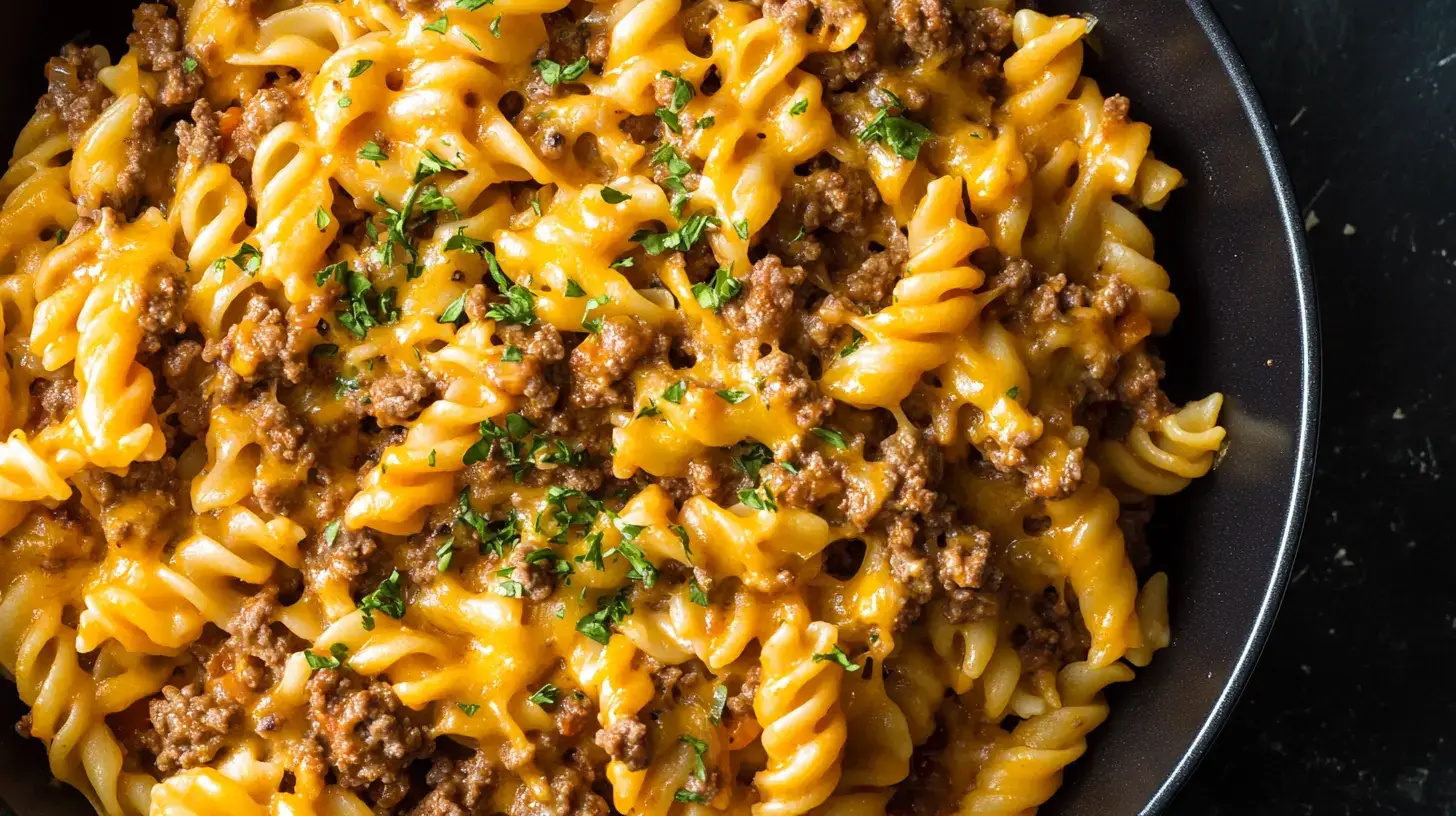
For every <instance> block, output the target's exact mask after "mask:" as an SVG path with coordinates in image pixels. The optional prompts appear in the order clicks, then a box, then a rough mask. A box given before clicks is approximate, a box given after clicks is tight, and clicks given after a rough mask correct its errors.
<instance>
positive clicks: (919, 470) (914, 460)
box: [879, 424, 942, 513]
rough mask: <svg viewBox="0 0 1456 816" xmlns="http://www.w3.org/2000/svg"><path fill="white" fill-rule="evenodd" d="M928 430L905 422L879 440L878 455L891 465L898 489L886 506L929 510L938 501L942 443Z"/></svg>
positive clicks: (917, 510) (916, 511)
mask: <svg viewBox="0 0 1456 816" xmlns="http://www.w3.org/2000/svg"><path fill="white" fill-rule="evenodd" d="M926 437H927V432H925V431H921V430H920V429H918V428H916V427H914V426H913V425H908V424H907V425H902V426H901V427H900V429H899V430H898V431H896V432H895V433H893V434H891V435H890V436H888V437H886V438H885V439H884V441H882V442H880V446H879V458H880V460H881V461H883V462H884V463H885V464H886V465H889V467H890V472H891V474H892V475H893V476H894V479H895V493H894V495H893V496H892V497H891V498H890V500H889V502H887V503H886V506H887V507H888V508H889V509H892V510H904V511H908V512H911V513H928V512H930V509H931V508H932V507H933V506H934V504H935V499H936V490H937V489H938V486H939V484H940V478H941V469H942V464H941V454H940V447H939V446H938V445H936V444H935V442H934V440H932V439H927V438H926Z"/></svg>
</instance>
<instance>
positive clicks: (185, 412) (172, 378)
mask: <svg viewBox="0 0 1456 816" xmlns="http://www.w3.org/2000/svg"><path fill="white" fill-rule="evenodd" d="M201 359H202V344H201V343H199V342H197V341H196V340H178V341H177V342H175V343H173V344H171V345H170V346H168V347H167V348H166V350H165V351H163V353H162V377H163V380H164V381H165V382H166V384H167V390H168V391H170V392H171V394H172V406H171V408H170V409H169V411H170V413H171V414H172V415H174V416H176V417H177V420H178V422H179V424H180V425H181V428H182V432H183V433H185V434H186V435H187V436H190V437H192V438H193V439H201V438H203V437H204V436H206V435H207V426H208V424H209V420H210V414H209V411H208V399H207V395H206V394H205V393H203V382H202V380H203V378H202V376H201V374H200V372H199V370H198V369H199V368H200V367H199V366H197V362H198V361H199V360H201Z"/></svg>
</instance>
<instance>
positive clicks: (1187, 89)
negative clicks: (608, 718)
mask: <svg viewBox="0 0 1456 816" xmlns="http://www.w3.org/2000/svg"><path fill="white" fill-rule="evenodd" d="M131 4H132V0H127V2H125V3H118V2H116V0H104V1H103V0H87V1H85V2H74V1H73V2H69V3H59V2H54V3H16V4H13V5H14V6H15V7H14V8H12V9H11V10H10V12H9V15H8V16H9V20H10V22H9V23H8V24H7V26H8V30H9V32H10V33H9V35H8V37H9V41H10V45H9V46H8V47H7V48H6V49H4V50H3V51H0V75H3V76H5V77H7V78H8V81H7V82H5V83H3V84H0V133H4V134H7V136H8V135H10V134H15V133H17V132H19V129H20V126H21V125H22V124H24V122H25V119H26V117H27V116H28V115H29V113H30V111H31V109H32V107H33V106H34V104H35V100H36V99H37V98H38V97H39V96H40V94H41V93H43V92H44V90H45V89H44V83H43V81H42V79H41V66H42V64H43V63H44V62H45V60H46V59H47V57H49V56H50V55H51V54H52V53H54V52H55V51H56V50H57V49H58V48H59V47H60V46H61V45H62V44H63V43H64V42H65V41H66V40H67V39H70V38H77V39H89V40H91V41H96V42H101V43H104V44H106V45H108V46H110V47H112V48H113V54H118V53H120V49H121V48H122V39H123V37H124V33H125V32H126V31H127V30H128V29H127V26H128V19H129V6H130V5H131ZM1041 6H1042V7H1043V8H1044V10H1048V11H1053V12H1087V13H1092V14H1095V15H1096V16H1097V17H1098V18H1099V19H1100V20H1101V23H1100V24H1099V25H1098V26H1097V29H1096V40H1097V45H1098V48H1097V49H1096V50H1098V51H1100V54H1093V53H1091V51H1090V50H1089V54H1088V58H1089V59H1088V71H1089V72H1090V73H1091V74H1092V75H1093V76H1094V77H1095V78H1096V79H1097V80H1098V82H1099V83H1100V84H1101V85H1102V88H1103V90H1104V92H1105V93H1108V94H1110V93H1112V92H1120V93H1123V94H1126V95H1127V96H1129V97H1130V98H1131V99H1132V102H1133V113H1134V115H1135V117H1136V118H1138V119H1141V120H1143V121H1146V122H1149V123H1150V124H1152V125H1153V149H1154V150H1155V151H1156V152H1157V154H1158V156H1159V157H1160V158H1162V159H1164V160H1166V161H1169V162H1171V163H1172V164H1174V165H1175V166H1176V167H1178V168H1179V169H1181V170H1182V171H1183V172H1184V173H1186V174H1187V176H1188V179H1189V186H1188V187H1187V188H1186V189H1184V190H1180V191H1179V192H1178V193H1177V194H1175V195H1174V197H1173V202H1172V203H1171V204H1170V205H1169V207H1168V209H1167V210H1166V211H1165V212H1163V213H1161V214H1158V215H1156V216H1154V218H1153V219H1152V224H1153V227H1154V232H1155V234H1156V235H1157V236H1158V238H1159V245H1158V250H1159V252H1158V260H1159V261H1161V262H1162V263H1163V265H1164V266H1166V267H1167V268H1168V270H1169V272H1170V274H1171V275H1172V277H1173V290H1174V291H1175V292H1176V293H1177V294H1178V296H1179V297H1180V298H1181V299H1182V302H1183V314H1182V317H1181V318H1180V319H1179V320H1178V322H1177V325H1176V326H1175V328H1174V332H1173V336H1172V338H1170V340H1169V341H1168V342H1167V343H1165V344H1164V347H1163V350H1164V353H1165V357H1166V358H1167V360H1168V370H1169V376H1168V380H1167V382H1166V387H1167V388H1168V390H1169V392H1170V394H1171V395H1172V396H1173V397H1174V398H1175V399H1176V400H1183V399H1188V398H1193V397H1200V396H1202V395H1204V394H1206V393H1208V392H1209V391H1213V390H1221V391H1223V392H1224V393H1225V394H1227V395H1228V402H1227V407H1226V408H1225V414H1224V424H1225V425H1226V426H1227V428H1228V431H1229V438H1230V440H1231V442H1230V449H1229V454H1228V456H1227V458H1225V459H1224V461H1223V462H1222V464H1221V465H1220V466H1219V468H1218V470H1217V471H1216V472H1215V473H1214V474H1212V475H1211V476H1209V477H1207V478H1205V479H1203V480H1200V481H1199V482H1197V483H1196V484H1195V485H1194V486H1193V487H1192V488H1190V489H1189V490H1188V491H1186V492H1185V493H1183V494H1180V495H1179V496H1177V497H1174V498H1173V499H1171V500H1168V501H1166V502H1163V503H1162V504H1161V506H1160V508H1159V513H1158V514H1157V516H1156V517H1155V520H1154V522H1153V526H1152V529H1151V531H1150V540H1151V541H1152V543H1153V547H1154V551H1155V553H1156V558H1157V559H1158V560H1159V563H1158V566H1159V567H1160V568H1162V569H1166V570H1167V571H1168V573H1169V574H1170V576H1171V579H1172V585H1171V593H1172V608H1171V615H1172V620H1173V625H1174V630H1173V631H1174V635H1173V645H1172V648H1169V649H1166V650H1164V651H1163V652H1161V653H1159V654H1158V658H1157V660H1155V661H1154V663H1153V665H1152V666H1151V667H1150V668H1148V669H1146V670H1144V671H1142V672H1139V675H1140V676H1139V677H1138V679H1137V682H1135V683H1132V684H1129V685H1127V686H1125V687H1120V688H1116V689H1114V690H1113V691H1112V692H1111V695H1110V696H1111V697H1112V698H1113V699H1112V704H1113V714H1112V718H1111V720H1110V721H1109V722H1108V723H1107V724H1106V725H1105V726H1103V728H1102V729H1100V730H1099V731H1098V732H1096V733H1095V734H1094V735H1093V738H1092V746H1091V749H1090V750H1089V751H1088V752H1087V755H1086V756H1085V757H1084V758H1083V759H1081V760H1080V761H1078V762H1077V763H1075V764H1074V765H1073V766H1072V768H1071V769H1070V770H1069V771H1068V772H1067V777H1066V784H1065V786H1064V787H1063V789H1062V791H1061V792H1060V793H1059V794H1058V795H1057V796H1056V798H1055V799H1053V800H1052V803H1051V804H1050V805H1048V806H1047V807H1046V808H1045V809H1044V810H1043V813H1046V814H1059V815H1060V816H1090V814H1098V816H1108V815H1109V814H1133V813H1151V812H1157V811H1159V810H1161V809H1162V808H1164V807H1165V806H1166V805H1167V804H1168V803H1169V802H1170V801H1171V800H1172V798H1173V795H1174V793H1175V792H1176V791H1177V789H1178V787H1179V786H1180V785H1182V784H1183V782H1184V781H1186V780H1187V778H1188V777H1189V775H1190V774H1191V773H1192V772H1193V769H1194V767H1195V766H1196V765H1197V764H1198V761H1199V760H1200V759H1201V758H1202V757H1203V755H1204V754H1205V753H1206V752H1207V751H1208V748H1209V746H1210V744H1211V743H1212V742H1213V739H1214V738H1215V736H1217V734H1218V730H1219V728H1220V727H1222V725H1223V723H1224V721H1225V720H1226V719H1227V718H1228V715H1229V712H1230V711H1231V710H1232V708H1233V706H1234V704H1235V703H1236V702H1237V700H1238V697H1239V693H1240V692H1241V691H1242V690H1243V688H1244V685H1245V683H1246V682H1247V681H1248V678H1249V675H1250V673H1251V672H1252V671H1253V668H1254V663H1255V661H1256V660H1257V658H1258V655H1259V650H1260V649H1261V648H1262V647H1263V645H1264V641H1265V640H1266V639H1267V638H1268V635H1269V631H1270V629H1271V628H1272V626H1273V623H1274V615H1275V612H1276V611H1277V609H1278V606H1279V600H1280V598H1281V596H1282V595H1283V593H1284V588H1285V585H1286V584H1287V583H1288V580H1289V572H1290V568H1291V565H1292V564H1293V563H1294V551H1295V547H1296V545H1297V541H1298V537H1299V531H1300V528H1301V525H1302V524H1303V520H1304V511H1305V501H1306V498H1307V496H1308V493H1309V483H1310V476H1311V474H1312V473H1313V470H1314V450H1315V444H1314V443H1315V431H1316V417H1315V414H1316V410H1317V406H1318V393H1319V389H1318V375H1319V371H1318V368H1319V361H1318V352H1317V349H1318V342H1319V340H1318V325H1317V320H1316V311H1315V296H1314V281H1313V279H1312V276H1311V274H1310V269H1309V262H1308V260H1307V258H1306V257H1305V249H1304V238H1303V236H1304V232H1303V224H1302V223H1301V221H1300V218H1299V212H1298V209H1297V207H1296V206H1295V202H1294V196H1293V194H1292V193H1291V192H1290V187H1289V181H1288V179H1287V178H1286V177H1285V172H1284V167H1283V163H1282V161H1281V160H1280V158H1279V151H1278V148H1277V147H1276V146H1275V143H1274V134H1273V131H1272V129H1271V128H1270V126H1269V123H1268V121H1267V120H1266V118H1265V117H1264V113H1263V110H1262V108H1261V106H1260V104H1259V100H1258V98H1257V96H1256V94H1255V92H1254V88H1253V86H1252V85H1251V84H1250V82H1249V77H1248V75H1247V74H1246V73H1245V71H1244V67H1243V64H1242V63H1241V62H1240V60H1239V57H1238V55H1237V54H1236V53H1235V52H1234V48H1233V45H1232V44H1231V43H1230V42H1229V40H1228V37H1227V35H1225V33H1224V31H1223V29H1222V27H1221V26H1220V25H1219V23H1218V21H1217V19H1216V18H1215V17H1214V15H1213V12H1212V11H1211V10H1210V9H1209V8H1208V6H1207V5H1206V4H1205V3H1204V2H1203V0H1185V1H1184V2H1178V0H1157V2H1149V0H1046V2H1043V3H1042V4H1041ZM22 712H23V707H22V706H21V705H20V704H19V702H18V701H17V700H16V699H15V697H14V695H13V692H11V691H10V690H9V689H6V690H5V691H4V693H0V722H13V721H15V720H16V719H17V718H18V717H19V716H20V714H21V713H22ZM0 756H3V757H4V758H5V763H4V765H3V767H0V799H3V800H4V802H7V803H9V805H10V806H11V807H12V808H13V809H14V810H15V812H16V813H17V814H19V816H62V814H65V815H66V816H69V815H70V814H84V813H89V810H88V808H87V806H86V803H85V802H84V800H82V799H81V798H80V797H79V796H78V795H76V794H75V793H74V792H72V791H70V790H68V789H61V788H58V787H56V786H54V785H53V784H51V783H50V782H49V778H50V775H49V771H48V770H47V767H46V763H45V759H44V756H45V754H44V751H43V750H42V749H41V746H40V745H39V744H37V743H34V742H30V741H23V740H21V739H20V738H19V737H18V736H16V734H15V733H14V732H13V731H12V730H11V729H9V728H0Z"/></svg>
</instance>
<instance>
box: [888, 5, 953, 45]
mask: <svg viewBox="0 0 1456 816" xmlns="http://www.w3.org/2000/svg"><path fill="white" fill-rule="evenodd" d="M890 16H891V19H892V20H893V29H894V30H895V31H897V32H898V33H899V34H900V36H901V37H903V38H904V42H905V45H907V46H909V48H910V50H911V51H912V52H914V54H915V55H916V56H917V57H919V58H920V59H922V60H923V59H926V58H927V57H931V56H935V55H937V54H941V53H944V52H945V51H946V50H947V49H948V46H949V44H950V34H951V9H950V4H949V3H947V2H946V0H891V3H890Z"/></svg>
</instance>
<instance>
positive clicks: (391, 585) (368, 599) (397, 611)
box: [359, 570, 404, 632]
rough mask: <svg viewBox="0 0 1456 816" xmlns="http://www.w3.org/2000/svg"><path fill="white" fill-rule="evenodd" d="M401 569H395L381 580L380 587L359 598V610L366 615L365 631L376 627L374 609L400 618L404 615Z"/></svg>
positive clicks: (396, 618) (397, 618) (364, 621)
mask: <svg viewBox="0 0 1456 816" xmlns="http://www.w3.org/2000/svg"><path fill="white" fill-rule="evenodd" d="M399 582H400V576H399V570H394V571H393V572H391V573H390V574H389V577H388V578H385V579H384V580H383V581H381V582H380V584H379V588H378V589H376V590H374V591H373V592H371V593H369V594H368V595H365V596H364V597H363V598H360V599H359V611H360V612H362V613H363V615H364V620H363V623H364V631H366V632H368V631H373V629H374V610H376V609H378V610H379V611H380V612H383V613H384V614H386V615H388V616H390V617H391V618H394V619H395V620H399V619H400V618H403V617H404V597H403V596H401V595H400V594H399Z"/></svg>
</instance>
